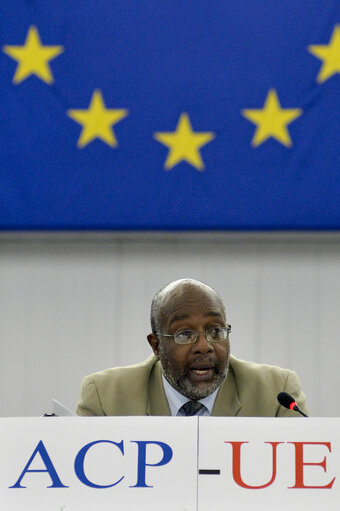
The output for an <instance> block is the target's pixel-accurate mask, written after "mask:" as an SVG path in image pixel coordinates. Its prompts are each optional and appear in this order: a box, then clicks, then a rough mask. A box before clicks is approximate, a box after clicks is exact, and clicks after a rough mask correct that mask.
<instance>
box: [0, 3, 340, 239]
mask: <svg viewBox="0 0 340 511" xmlns="http://www.w3.org/2000/svg"><path fill="white" fill-rule="evenodd" d="M0 21H1V32H0V37H1V52H0V53H1V57H0V59H1V65H0V80H1V89H0V95H1V98H0V99H1V101H0V109H1V113H0V115H1V124H0V153H1V154H0V228H1V229H215V230H218V229H339V228H340V4H339V1H338V0H323V1H322V6H321V4H320V1H319V0H309V1H308V2H306V0H295V1H294V2H287V1H286V0H278V1H276V2H264V1H263V0H244V1H242V2H240V1H239V0H230V1H225V0H215V1H214V0H210V1H207V0H186V1H179V0H167V1H166V2H165V1H164V2H163V1H160V0H143V1H141V0H101V1H100V2H95V1H94V0H82V1H81V2H74V1H68V0H58V1H57V2H55V1H53V2H52V1H51V0H36V1H32V0H30V1H29V0H26V1H24V0H11V2H2V4H1V6H0Z"/></svg>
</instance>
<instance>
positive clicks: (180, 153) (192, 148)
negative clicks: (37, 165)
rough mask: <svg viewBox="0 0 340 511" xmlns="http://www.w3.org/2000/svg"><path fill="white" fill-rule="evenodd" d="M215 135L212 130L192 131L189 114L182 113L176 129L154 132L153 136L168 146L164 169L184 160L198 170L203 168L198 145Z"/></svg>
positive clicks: (168, 168)
mask: <svg viewBox="0 0 340 511" xmlns="http://www.w3.org/2000/svg"><path fill="white" fill-rule="evenodd" d="M214 137H215V134H214V133H212V132H200V133H195V132H194V131H192V128H191V124H190V119H189V115H188V114H187V113H182V114H181V116H180V118H179V121H178V124H177V127H176V131H174V132H170V133H168V132H166V133H155V134H154V138H155V139H156V140H158V142H161V143H162V144H164V145H166V146H167V147H169V153H168V156H167V159H166V161H165V165H164V168H165V170H170V169H172V168H173V167H174V166H175V165H177V163H179V162H181V161H183V160H185V161H186V162H187V163H189V164H190V165H192V166H193V167H195V168H196V169H197V170H199V171H203V170H204V163H203V160H202V158H201V154H200V152H199V149H200V147H202V146H204V145H205V144H207V143H208V142H210V141H211V140H212V139H213V138H214Z"/></svg>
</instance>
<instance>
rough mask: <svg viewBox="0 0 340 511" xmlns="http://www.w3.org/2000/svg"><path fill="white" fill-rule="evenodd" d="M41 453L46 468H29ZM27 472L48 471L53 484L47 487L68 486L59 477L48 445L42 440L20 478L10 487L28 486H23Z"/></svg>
mask: <svg viewBox="0 0 340 511" xmlns="http://www.w3.org/2000/svg"><path fill="white" fill-rule="evenodd" d="M38 453H39V454H40V456H41V459H42V460H43V462H44V464H45V467H46V468H45V469H41V470H37V469H29V468H28V467H29V466H30V465H31V463H32V461H33V460H34V458H35V457H36V455H37V454H38ZM27 472H48V474H49V476H50V478H51V479H52V484H51V486H47V488H68V486H65V485H64V484H63V483H62V482H61V481H60V479H59V476H58V474H57V471H56V469H55V468H54V466H53V463H52V461H51V458H50V457H49V455H48V454H47V451H46V447H45V446H44V444H43V443H42V441H41V440H40V442H39V443H38V445H37V447H36V448H35V450H34V452H33V454H32V456H31V457H30V459H29V460H28V462H27V465H26V467H25V468H24V470H23V471H22V472H21V474H20V476H19V479H18V480H17V482H16V483H15V484H14V485H13V486H10V488H26V486H21V484H20V483H21V481H22V479H23V477H24V475H25V474H26V473H27Z"/></svg>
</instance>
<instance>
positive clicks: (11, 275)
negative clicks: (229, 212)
mask: <svg viewBox="0 0 340 511" xmlns="http://www.w3.org/2000/svg"><path fill="white" fill-rule="evenodd" d="M186 276H188V277H192V278H196V279H199V280H203V281H204V282H206V283H208V284H210V285H212V286H213V287H215V288H216V289H217V290H218V291H219V292H220V294H221V295H222V297H223V299H224V302H225V305H226V308H227V312H228V321H230V322H231V324H232V334H231V343H232V352H233V354H234V355H236V356H237V357H240V358H244V359H248V360H255V361H258V362H266V363H270V364H276V365H281V366H284V367H289V368H292V369H295V370H296V371H297V372H298V374H299V376H300V378H301V380H302V384H303V389H304V391H305V393H306V394H307V398H308V403H309V408H310V410H311V413H312V414H313V415H314V416H340V395H339V394H338V389H339V388H340V371H339V362H338V360H339V355H340V348H339V346H338V344H339V342H338V337H339V332H340V306H339V305H340V300H339V299H340V234H339V233H333V234H331V233H329V234H327V233H325V234H321V233H320V234H317V233H314V234H308V233H291V234H288V233H280V234H279V233H276V234H275V233H268V234H265V233H243V234H242V233H168V234H166V233H115V234H114V233H111V234H110V233H97V234H96V233H93V234H89V233H59V234H53V233H45V234H39V233H35V234H20V233H7V234H6V233H3V234H2V235H1V237H0V349H1V352H0V416H15V415H21V416H35V415H40V414H41V413H43V412H44V411H49V410H51V399H52V398H53V397H55V398H56V399H58V400H59V401H61V402H62V403H64V404H65V405H66V406H68V407H70V408H71V409H74V408H75V404H76V401H77V397H78V392H79V387H80V382H81V379H82V377H83V376H84V375H85V374H88V373H90V372H93V371H97V370H100V369H104V368H107V367H111V366H115V365H124V364H130V363H135V362H138V361H140V360H142V359H144V358H146V357H147V356H148V355H149V354H150V348H149V346H148V344H147V341H146V335H147V334H148V333H149V331H150V327H149V308H150V302H151V299H152V297H153V295H154V294H155V292H156V291H158V289H159V288H160V287H162V286H163V285H164V284H165V283H167V282H169V281H171V280H173V279H176V278H180V277H186Z"/></svg>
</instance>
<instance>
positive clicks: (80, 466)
mask: <svg viewBox="0 0 340 511" xmlns="http://www.w3.org/2000/svg"><path fill="white" fill-rule="evenodd" d="M104 443H107V444H113V445H116V446H117V447H118V449H119V450H120V451H121V453H122V454H123V456H124V443H123V440H122V441H121V442H119V443H117V442H111V441H110V440H96V441H95V442H91V443H89V444H86V445H85V446H84V447H83V448H82V449H80V451H79V452H78V454H77V457H76V459H75V462H74V470H75V473H76V474H77V477H78V479H79V481H81V482H82V483H83V484H86V486H90V487H91V488H111V487H112V486H116V484H119V483H120V482H121V481H122V480H123V479H124V476H122V477H121V478H120V479H119V480H118V481H116V482H115V483H112V484H107V485H100V484H94V483H92V482H91V481H90V480H89V479H88V478H87V477H86V475H85V471H84V461H85V456H86V454H87V452H88V450H89V449H90V447H92V446H93V445H95V444H104Z"/></svg>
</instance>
